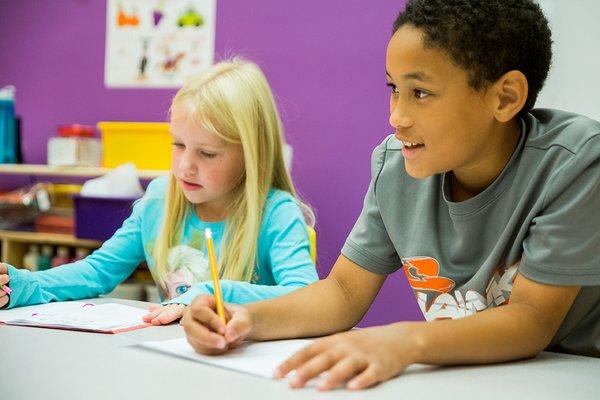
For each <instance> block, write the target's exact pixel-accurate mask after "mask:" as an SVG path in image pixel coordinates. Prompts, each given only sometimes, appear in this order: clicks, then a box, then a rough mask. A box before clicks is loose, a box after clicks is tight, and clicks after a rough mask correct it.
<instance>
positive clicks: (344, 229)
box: [0, 0, 421, 325]
mask: <svg viewBox="0 0 600 400" xmlns="http://www.w3.org/2000/svg"><path fill="white" fill-rule="evenodd" d="M217 3H218V8H217V19H218V20H217V33H216V53H217V58H223V57H224V56H230V55H233V54H241V55H244V56H246V57H248V58H250V59H252V60H254V61H256V62H258V63H259V64H260V65H261V67H262V68H263V69H264V71H265V73H266V75H267V77H268V78H269V81H270V82H271V85H272V87H273V90H274V92H275V95H276V98H277V100H278V103H279V106H280V110H281V112H282V119H283V122H284V126H285V129H286V136H287V141H288V142H289V143H290V144H291V145H292V146H293V147H294V166H293V175H294V179H295V182H296V184H297V186H298V188H299V190H300V192H301V193H302V194H303V196H304V197H305V198H306V199H307V200H308V201H309V202H310V203H311V204H312V205H313V206H314V207H315V209H316V211H317V218H318V225H317V230H318V234H319V237H318V242H319V272H320V275H321V276H325V275H326V274H327V272H328V271H329V270H330V268H331V265H333V262H334V261H335V259H336V258H337V256H338V254H339V250H340V248H341V246H342V244H343V242H344V239H345V237H346V235H347V234H348V232H349V231H350V229H351V228H352V226H353V224H354V221H355V219H356V217H357V216H358V214H359V212H360V209H361V206H362V199H363V196H364V193H365V190H366V188H367V185H368V182H369V158H370V154H371V150H372V149H373V147H374V146H376V145H377V144H378V143H379V142H380V141H381V140H382V139H383V137H384V136H385V135H387V134H388V133H390V132H391V129H390V127H389V126H388V123H387V119H388V111H387V109H388V91H387V88H386V87H385V75H384V73H385V65H384V56H385V47H386V43H387V40H388V39H389V36H390V29H391V24H392V22H393V19H394V17H395V16H396V14H397V12H398V11H399V10H400V9H401V8H402V6H403V4H404V1H403V0H400V1H392V0H380V1H377V2H367V1H364V0H328V1H323V0H307V1H301V2H291V1H281V0H261V1H258V2H257V1H243V0H236V1H234V0H218V1H217ZM105 14H106V3H105V2H104V1H100V0H53V1H34V0H12V1H2V2H0V18H1V20H2V24H0V38H2V40H1V41H0V60H2V61H1V64H0V86H2V85H5V84H13V85H15V86H16V87H17V103H16V104H17V112H18V114H20V115H21V116H22V118H23V142H24V155H25V160H26V162H28V163H44V162H45V159H46V140H47V138H48V137H50V136H51V135H53V134H54V132H55V130H56V126H57V125H59V124H64V123H75V122H77V123H83V124H92V125H93V124H95V123H96V122H97V121H99V120H131V121H161V120H164V119H165V116H166V110H167V108H168V105H169V101H170V97H171V96H172V95H173V94H174V91H172V90H148V89H144V90H129V89H128V90H125V89H106V88H105V87H104V84H103V71H104V44H105V43H104V42H105V24H106V21H105V18H106V16H105ZM399 319H413V320H414V319H421V316H420V312H419V311H418V308H417V306H416V301H415V299H414V297H413V295H412V293H411V291H410V289H409V288H408V285H407V283H406V282H405V278H404V276H403V274H402V273H401V272H399V273H396V274H394V275H392V276H391V277H390V278H388V281H387V282H386V285H385V286H384V289H383V291H382V292H381V293H380V295H379V297H378V299H377V301H376V304H374V306H373V308H372V309H371V311H370V312H369V314H367V316H366V317H365V320H364V321H363V323H364V325H373V324H379V323H384V322H391V321H395V320H399Z"/></svg>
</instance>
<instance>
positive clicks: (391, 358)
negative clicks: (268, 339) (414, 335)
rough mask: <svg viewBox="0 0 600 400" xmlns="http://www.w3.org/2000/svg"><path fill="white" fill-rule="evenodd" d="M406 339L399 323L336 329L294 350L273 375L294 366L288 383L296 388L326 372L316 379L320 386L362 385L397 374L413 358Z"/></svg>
mask: <svg viewBox="0 0 600 400" xmlns="http://www.w3.org/2000/svg"><path fill="white" fill-rule="evenodd" d="M410 341H411V340H410V335H408V334H407V331H406V325H404V324H402V323H399V324H393V325H387V326H380V327H374V328H366V329H360V330H355V331H350V332H344V333H338V334H335V335H332V336H328V337H325V338H322V339H318V340H316V341H315V342H314V343H313V344H311V345H309V346H307V347H306V348H304V349H302V350H300V351H299V352H297V353H296V354H294V355H293V356H292V357H290V358H289V359H288V360H286V361H285V362H284V363H283V364H281V365H280V366H279V367H278V368H277V370H276V372H275V377H276V378H283V377H284V376H286V375H287V374H288V373H289V372H291V371H293V370H295V371H296V375H295V376H293V377H292V379H291V381H290V386H291V387H293V388H299V387H303V386H304V385H305V384H306V382H308V381H309V380H310V379H312V378H316V377H318V376H319V375H321V374H322V373H324V372H327V374H324V375H323V377H322V378H319V379H320V380H319V382H318V383H317V387H318V388H319V389H320V390H329V389H333V388H335V387H338V386H340V385H342V384H344V383H346V382H347V384H346V387H347V388H348V389H354V390H357V389H364V388H367V387H369V386H373V385H375V384H377V383H379V382H383V381H385V380H388V379H390V378H392V377H394V376H396V375H398V374H400V373H401V372H402V371H403V370H404V369H405V368H406V367H408V366H409V365H410V364H412V363H413V362H414V357H412V356H411V355H412V354H414V353H415V349H414V348H411V347H412V346H411V345H410V344H409V343H408V342H410Z"/></svg>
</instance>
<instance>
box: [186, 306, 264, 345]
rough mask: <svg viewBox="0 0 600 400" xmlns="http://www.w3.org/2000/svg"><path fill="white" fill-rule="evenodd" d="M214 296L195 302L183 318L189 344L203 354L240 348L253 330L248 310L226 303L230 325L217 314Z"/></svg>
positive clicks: (187, 309)
mask: <svg viewBox="0 0 600 400" xmlns="http://www.w3.org/2000/svg"><path fill="white" fill-rule="evenodd" d="M215 310H216V304H215V299H214V297H213V296H208V295H203V296H198V297H196V298H195V299H194V301H193V302H192V304H190V305H189V307H187V308H186V309H185V311H184V313H183V318H182V319H181V325H183V329H184V330H185V334H186V336H187V340H188V342H189V343H190V344H191V345H192V347H193V348H194V350H196V352H198V353H200V354H207V355H215V354H223V353H225V352H226V351H227V350H229V349H233V348H235V347H237V346H239V345H240V344H241V343H242V342H243V341H244V339H245V338H246V337H247V336H248V334H249V333H250V330H251V329H252V320H251V317H250V313H249V312H248V310H247V309H246V308H245V307H242V306H238V305H235V304H225V313H226V314H227V325H225V324H223V321H222V320H221V318H219V316H218V315H217V313H216V311H215Z"/></svg>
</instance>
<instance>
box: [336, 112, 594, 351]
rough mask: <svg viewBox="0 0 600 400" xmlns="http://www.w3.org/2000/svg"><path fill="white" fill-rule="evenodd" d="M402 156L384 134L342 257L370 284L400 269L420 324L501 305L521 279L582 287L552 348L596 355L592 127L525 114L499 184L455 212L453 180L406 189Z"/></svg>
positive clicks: (410, 182)
mask: <svg viewBox="0 0 600 400" xmlns="http://www.w3.org/2000/svg"><path fill="white" fill-rule="evenodd" d="M401 149H402V144H401V143H400V142H399V141H398V140H397V139H396V138H395V137H394V136H393V135H390V136H389V137H387V138H386V139H385V140H384V141H383V142H382V143H381V144H380V145H379V146H378V147H377V148H376V149H375V151H374V152H373V156H372V160H371V170H372V179H371V183H370V185H369V189H368V191H367V194H366V197H365V201H364V207H363V210H362V213H361V215H360V217H359V218H358V221H357V222H356V224H355V226H354V228H353V229H352V232H351V233H350V235H349V237H348V239H347V240H346V243H345V244H344V247H343V249H342V254H343V255H344V256H346V257H348V258H349V259H350V260H352V261H353V262H355V263H356V264H358V265H360V266H362V267H363V268H365V269H367V270H369V271H372V272H374V273H377V274H389V273H392V272H394V271H396V270H397V269H399V268H400V267H403V270H404V273H405V275H406V277H407V278H408V281H409V283H410V285H411V287H412V289H413V291H414V293H415V296H416V298H417V302H418V304H419V307H420V308H421V311H423V314H424V315H425V318H426V319H427V320H428V321H431V320H435V319H444V318H459V317H464V316H468V315H472V314H474V313H476V312H478V311H482V310H484V309H486V308H487V307H494V306H499V305H503V304H506V303H507V302H508V300H509V297H510V293H511V290H512V283H513V280H514V278H515V276H516V273H517V272H519V273H521V274H522V275H524V276H525V277H527V278H529V279H531V280H534V281H537V282H542V283H545V284H550V285H582V286H583V287H582V289H581V291H580V293H579V295H578V296H577V298H576V300H575V303H574V304H573V306H572V307H571V310H570V311H569V313H568V314H567V316H566V318H565V320H564V321H563V323H562V325H561V327H560V328H559V330H558V332H557V334H556V335H555V337H554V339H553V340H552V342H551V344H550V346H549V349H551V350H556V351H563V352H569V353H574V354H585V355H593V356H600V228H599V227H600V123H598V122H596V121H593V120H591V119H588V118H585V117H582V116H579V115H575V114H570V113H566V112H562V111H557V110H549V109H537V110H533V111H532V112H531V113H530V114H529V115H528V116H527V117H526V118H524V119H523V120H522V128H521V137H520V140H519V143H518V146H517V148H516V150H515V151H514V153H513V155H512V156H511V158H510V160H509V162H508V163H507V165H506V166H505V168H504V170H503V171H502V172H501V174H500V175H499V176H498V177H497V178H496V180H495V181H494V182H493V183H492V184H491V185H490V186H489V187H488V188H486V189H485V190H484V191H483V192H481V193H480V194H478V195H477V196H475V197H473V198H470V199H468V200H466V201H462V202H458V203H456V202H453V201H452V195H451V192H452V191H451V178H452V176H451V173H445V174H439V175H435V176H431V177H429V178H426V179H421V180H417V179H414V178H412V177H410V176H409V175H408V174H407V173H406V170H405V168H404V159H403V157H402V151H401Z"/></svg>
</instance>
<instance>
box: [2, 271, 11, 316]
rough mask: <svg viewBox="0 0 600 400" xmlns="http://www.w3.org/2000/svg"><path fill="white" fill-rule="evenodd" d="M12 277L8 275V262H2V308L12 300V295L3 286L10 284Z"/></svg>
mask: <svg viewBox="0 0 600 400" xmlns="http://www.w3.org/2000/svg"><path fill="white" fill-rule="evenodd" d="M9 280H10V277H9V276H8V267H7V266H6V264H3V263H0V308H4V307H6V305H7V304H8V302H9V301H10V296H9V295H8V294H7V293H6V292H5V291H4V290H2V286H4V285H8V281H9Z"/></svg>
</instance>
